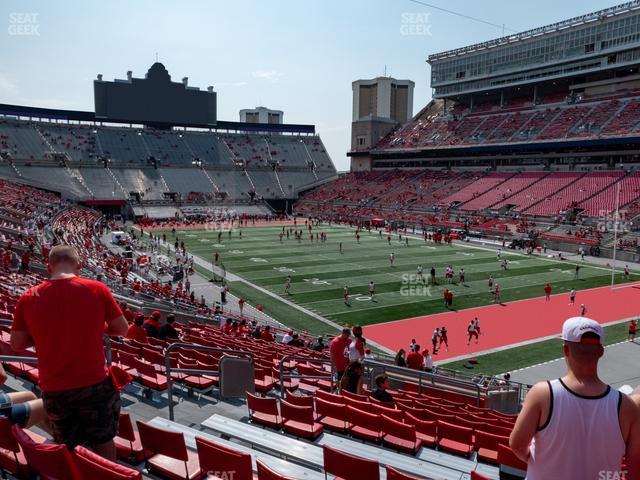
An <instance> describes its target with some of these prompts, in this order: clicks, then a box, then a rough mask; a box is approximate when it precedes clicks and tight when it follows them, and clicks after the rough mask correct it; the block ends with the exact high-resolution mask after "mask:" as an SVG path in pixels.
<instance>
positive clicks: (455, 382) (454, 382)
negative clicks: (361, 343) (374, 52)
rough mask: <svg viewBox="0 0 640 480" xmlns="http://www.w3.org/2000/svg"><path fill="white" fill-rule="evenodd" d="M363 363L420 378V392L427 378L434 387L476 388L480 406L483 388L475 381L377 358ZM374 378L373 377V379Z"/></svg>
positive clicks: (477, 400)
mask: <svg viewBox="0 0 640 480" xmlns="http://www.w3.org/2000/svg"><path fill="white" fill-rule="evenodd" d="M363 364H364V365H365V366H369V367H377V368H378V369H382V371H383V372H385V373H386V372H387V371H390V372H395V373H398V374H402V375H403V376H405V377H409V378H410V379H411V378H412V379H415V377H417V380H418V393H421V390H422V388H423V381H424V380H427V381H428V383H430V384H431V386H432V388H437V384H441V385H442V386H445V385H449V386H452V387H459V388H461V389H465V390H475V397H476V405H477V406H480V400H481V393H482V391H483V388H481V386H480V385H478V384H476V383H475V382H465V381H462V380H459V379H457V378H451V377H447V376H444V375H439V374H438V373H436V372H427V371H424V370H414V369H411V368H406V367H398V366H397V365H389V364H387V363H383V362H378V361H376V360H370V359H365V360H364V362H363ZM372 380H373V379H372Z"/></svg>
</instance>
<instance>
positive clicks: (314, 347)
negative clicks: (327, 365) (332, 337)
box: [311, 335, 327, 352]
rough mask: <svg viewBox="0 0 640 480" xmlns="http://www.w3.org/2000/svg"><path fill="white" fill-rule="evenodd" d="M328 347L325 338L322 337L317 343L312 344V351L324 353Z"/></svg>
mask: <svg viewBox="0 0 640 480" xmlns="http://www.w3.org/2000/svg"><path fill="white" fill-rule="evenodd" d="M325 348H327V346H326V345H325V343H324V337H323V336H322V335H320V336H319V337H318V338H317V339H316V341H315V342H313V343H312V344H311V350H314V351H316V352H322V351H323V350H324V349H325Z"/></svg>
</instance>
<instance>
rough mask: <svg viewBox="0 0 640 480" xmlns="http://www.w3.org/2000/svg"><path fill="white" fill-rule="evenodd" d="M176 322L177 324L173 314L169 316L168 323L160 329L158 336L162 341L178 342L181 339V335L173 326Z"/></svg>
mask: <svg viewBox="0 0 640 480" xmlns="http://www.w3.org/2000/svg"><path fill="white" fill-rule="evenodd" d="M175 322H176V316H175V315H172V314H171V315H167V323H165V324H164V325H162V326H161V327H160V332H159V334H158V337H159V338H160V339H162V340H167V339H173V340H178V339H179V338H180V335H179V334H178V331H177V330H176V327H174V326H173V324H174V323H175Z"/></svg>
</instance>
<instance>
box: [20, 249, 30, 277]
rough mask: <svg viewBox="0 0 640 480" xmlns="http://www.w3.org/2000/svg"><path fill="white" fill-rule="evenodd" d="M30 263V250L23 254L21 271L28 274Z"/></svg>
mask: <svg viewBox="0 0 640 480" xmlns="http://www.w3.org/2000/svg"><path fill="white" fill-rule="evenodd" d="M30 263H31V256H30V255H29V250H25V251H24V252H22V258H21V260H20V270H21V271H22V272H28V271H29V265H30Z"/></svg>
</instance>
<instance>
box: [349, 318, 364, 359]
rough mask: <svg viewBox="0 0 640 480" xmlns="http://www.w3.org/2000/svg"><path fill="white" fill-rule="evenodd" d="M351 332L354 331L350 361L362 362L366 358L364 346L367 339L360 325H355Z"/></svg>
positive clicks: (350, 348) (350, 346)
mask: <svg viewBox="0 0 640 480" xmlns="http://www.w3.org/2000/svg"><path fill="white" fill-rule="evenodd" d="M351 333H353V336H354V338H353V340H352V341H351V343H350V344H349V361H350V362H362V361H363V360H364V350H365V348H364V346H365V345H366V343H367V341H366V340H365V338H364V337H363V336H362V327H361V326H360V325H355V326H354V327H353V328H352V329H351Z"/></svg>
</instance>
